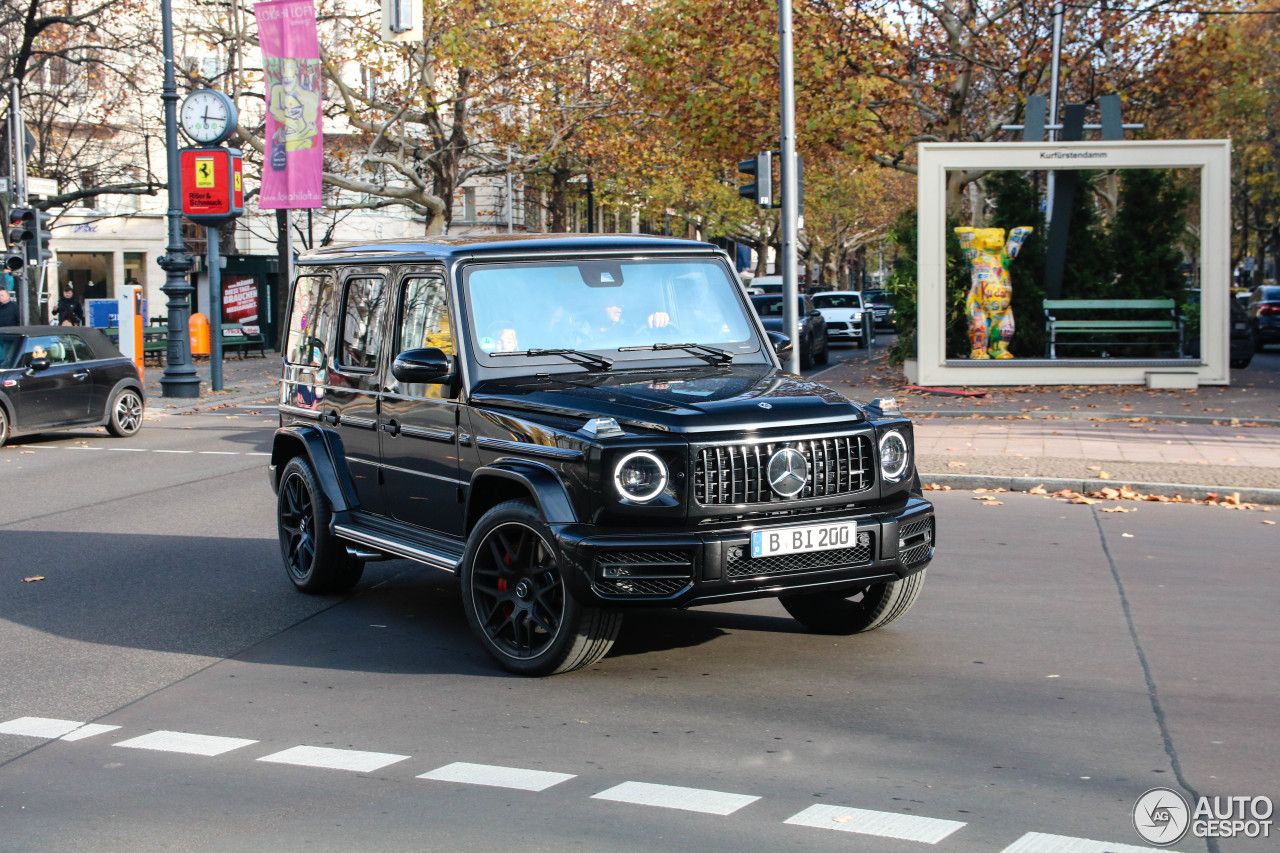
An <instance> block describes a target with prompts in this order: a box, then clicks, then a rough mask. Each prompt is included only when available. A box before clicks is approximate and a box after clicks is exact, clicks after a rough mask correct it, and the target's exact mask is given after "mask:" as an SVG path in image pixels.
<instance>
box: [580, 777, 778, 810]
mask: <svg viewBox="0 0 1280 853" xmlns="http://www.w3.org/2000/svg"><path fill="white" fill-rule="evenodd" d="M591 799H593V800H612V801H614V802H617V803H631V804H633V805H637V806H657V807H659V808H664V809H681V810H683V811H687V812H703V813H705V814H718V815H731V814H733V813H734V812H736V811H737V810H738V809H740V808H742V807H743V806H747V805H750V804H751V803H754V802H755V801H756V800H758V799H760V798H759V797H752V796H749V795H747V794H729V793H725V792H724V791H706V790H703V789H701V788H680V787H677V786H674V785H652V784H650V783H648V782H623V783H622V784H621V785H615V786H614V787H612V788H610V789H608V790H607V791H601V792H600V793H598V794H592V795H591Z"/></svg>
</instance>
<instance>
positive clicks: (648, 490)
mask: <svg viewBox="0 0 1280 853" xmlns="http://www.w3.org/2000/svg"><path fill="white" fill-rule="evenodd" d="M613 482H614V483H615V484H616V485H617V487H618V494H620V495H622V496H623V497H624V498H626V499H627V500H629V501H635V502H636V503H644V502H646V501H651V500H653V499H654V498H656V497H657V496H658V495H660V494H662V490H663V489H665V488H666V487H667V466H666V465H665V464H663V462H662V460H661V459H659V458H658V457H657V456H655V455H654V454H652V453H650V452H649V451H647V450H638V451H636V452H635V453H628V454H627V455H626V456H624V457H622V461H621V462H619V463H618V467H616V468H614V469H613Z"/></svg>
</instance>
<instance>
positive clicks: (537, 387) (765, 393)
mask: <svg viewBox="0 0 1280 853" xmlns="http://www.w3.org/2000/svg"><path fill="white" fill-rule="evenodd" d="M471 401H472V404H473V405H476V406H482V407H485V408H510V409H515V410H518V411H520V412H522V413H524V414H525V417H527V416H528V413H535V412H544V413H546V414H548V415H554V416H556V417H570V418H579V419H582V420H583V421H586V420H587V419H589V418H597V417H601V418H614V419H615V420H617V421H618V422H619V423H620V424H622V425H623V426H624V427H626V426H628V425H630V426H632V427H640V428H647V429H657V430H662V431H664V432H710V431H715V430H725V429H739V430H753V429H763V428H772V427H788V426H794V425H798V424H805V425H810V424H821V423H832V422H846V423H850V422H857V421H862V420H865V416H864V414H863V412H862V410H861V409H860V408H859V407H858V406H856V405H855V404H854V403H852V402H850V401H849V400H848V398H846V397H844V396H843V395H841V394H839V393H838V392H836V391H833V390H832V389H830V388H828V387H826V386H825V385H819V384H818V383H816V382H810V381H809V380H807V379H805V378H803V377H801V376H795V375H793V374H789V373H784V372H783V371H781V370H777V369H776V368H773V367H770V366H767V365H742V366H740V367H731V368H715V367H707V368H694V369H690V370H678V371H672V370H666V371H653V370H632V371H609V372H599V373H580V374H576V373H571V374H558V375H554V376H544V377H540V378H529V377H522V378H512V379H496V380H491V381H487V382H482V383H481V384H479V385H477V386H476V387H475V389H473V391H472V395H471Z"/></svg>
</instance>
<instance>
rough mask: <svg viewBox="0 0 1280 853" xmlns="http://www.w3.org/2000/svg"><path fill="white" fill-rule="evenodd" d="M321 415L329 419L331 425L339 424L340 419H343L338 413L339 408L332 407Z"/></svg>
mask: <svg viewBox="0 0 1280 853" xmlns="http://www.w3.org/2000/svg"><path fill="white" fill-rule="evenodd" d="M320 417H321V418H323V419H324V420H326V421H328V422H329V424H330V425H331V426H337V425H338V421H340V420H342V417H341V416H340V415H339V414H338V410H337V409H330V410H329V411H327V412H325V413H324V414H323V415H321V416H320Z"/></svg>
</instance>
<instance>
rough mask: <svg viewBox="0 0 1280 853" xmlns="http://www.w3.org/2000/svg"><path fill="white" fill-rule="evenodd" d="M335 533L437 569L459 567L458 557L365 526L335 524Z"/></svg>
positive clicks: (453, 569)
mask: <svg viewBox="0 0 1280 853" xmlns="http://www.w3.org/2000/svg"><path fill="white" fill-rule="evenodd" d="M333 533H334V535H335V536H341V537H342V538H343V539H346V540H347V541H349V542H355V543H357V544H359V545H367V546H369V547H370V548H376V549H377V550H379V551H383V552H385V553H388V554H394V555H396V556H397V557H404V558H406V559H409V560H416V561H417V562H419V563H425V564H427V565H428V566H434V567H435V568H437V569H444V570H445V571H449V572H453V571H457V569H458V562H459V560H458V558H457V557H452V556H449V555H446V554H441V553H437V552H435V551H428V550H427V549H425V548H423V547H422V546H420V545H417V544H415V543H412V542H407V541H405V540H404V539H398V538H393V537H391V536H387V535H385V534H382V533H374V532H372V531H370V530H368V529H367V528H364V527H357V526H355V525H352V524H334V525H333Z"/></svg>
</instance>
